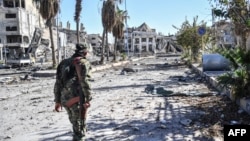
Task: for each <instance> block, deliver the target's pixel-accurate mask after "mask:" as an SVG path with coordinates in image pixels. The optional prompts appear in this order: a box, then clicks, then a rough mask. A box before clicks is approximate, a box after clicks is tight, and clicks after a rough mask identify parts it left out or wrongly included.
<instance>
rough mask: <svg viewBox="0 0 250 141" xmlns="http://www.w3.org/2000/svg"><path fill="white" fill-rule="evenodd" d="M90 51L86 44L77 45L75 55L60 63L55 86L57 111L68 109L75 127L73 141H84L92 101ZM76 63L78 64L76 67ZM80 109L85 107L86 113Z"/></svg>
mask: <svg viewBox="0 0 250 141" xmlns="http://www.w3.org/2000/svg"><path fill="white" fill-rule="evenodd" d="M88 49H89V47H88V45H87V44H86V43H79V44H76V50H75V53H74V54H73V55H72V56H71V57H70V58H67V59H64V60H63V61H61V62H60V64H59V65H58V67H57V73H56V82H55V86H54V97H55V99H54V101H55V111H57V112H59V111H60V109H62V107H64V109H66V111H67V113H68V116H69V120H70V122H71V124H72V126H73V133H74V134H73V141H83V140H84V136H85V133H86V121H85V120H86V110H87V108H88V107H89V106H90V100H91V99H92V97H91V88H90V83H89V80H90V71H91V65H90V63H89V61H88V60H87V59H86V55H87V52H88ZM74 63H76V64H75V65H74ZM76 65H77V66H76ZM79 68H80V69H79ZM79 77H80V78H79ZM79 94H83V96H84V97H83V98H84V99H83V101H84V103H83V104H80V102H79V99H80V98H79ZM80 105H83V106H80ZM79 107H83V109H84V111H81V110H82V109H80V108H79ZM84 114H85V115H84ZM82 115H83V116H82ZM82 124H83V125H82Z"/></svg>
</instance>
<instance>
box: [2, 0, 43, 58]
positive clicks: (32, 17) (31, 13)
mask: <svg viewBox="0 0 250 141" xmlns="http://www.w3.org/2000/svg"><path fill="white" fill-rule="evenodd" d="M32 1H33V0H0V19H1V20H0V44H1V46H2V47H1V48H0V50H1V53H0V54H1V56H3V55H2V54H3V47H7V48H8V51H9V53H12V54H14V56H15V57H18V56H19V55H20V54H21V53H24V52H25V51H27V49H28V47H29V45H30V43H31V41H32V37H33V34H34V32H35V29H36V28H40V27H41V21H40V18H39V14H38V11H37V9H36V7H35V5H33V2H32ZM1 58H2V57H1Z"/></svg>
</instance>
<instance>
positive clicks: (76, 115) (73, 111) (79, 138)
mask: <svg viewBox="0 0 250 141" xmlns="http://www.w3.org/2000/svg"><path fill="white" fill-rule="evenodd" d="M78 105H79V104H74V105H73V106H72V107H70V108H68V107H64V108H65V109H66V111H67V113H68V116H69V121H70V122H71V124H72V128H73V133H74V135H73V141H84V137H85V134H86V124H85V121H84V125H83V127H82V129H81V126H80V125H81V120H80V112H79V106H78Z"/></svg>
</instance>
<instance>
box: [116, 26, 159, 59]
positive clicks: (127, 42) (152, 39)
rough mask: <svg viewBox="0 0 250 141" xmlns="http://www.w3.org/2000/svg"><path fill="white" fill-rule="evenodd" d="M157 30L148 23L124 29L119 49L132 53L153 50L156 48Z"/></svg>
mask: <svg viewBox="0 0 250 141" xmlns="http://www.w3.org/2000/svg"><path fill="white" fill-rule="evenodd" d="M156 36H157V33H156V30H155V29H151V28H150V27H149V26H148V25H147V24H146V23H143V24H142V25H141V26H139V27H137V28H135V27H133V28H128V29H127V30H125V31H124V38H123V39H122V40H120V41H119V43H118V50H120V51H128V52H131V53H135V54H137V53H139V54H140V53H143V52H152V53H154V52H155V50H156Z"/></svg>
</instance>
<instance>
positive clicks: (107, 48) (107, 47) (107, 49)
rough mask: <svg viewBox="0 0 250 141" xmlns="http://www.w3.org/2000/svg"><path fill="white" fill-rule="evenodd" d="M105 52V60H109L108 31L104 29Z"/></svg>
mask: <svg viewBox="0 0 250 141" xmlns="http://www.w3.org/2000/svg"><path fill="white" fill-rule="evenodd" d="M106 52H107V56H106V57H107V61H109V42H108V32H107V31H106Z"/></svg>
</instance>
